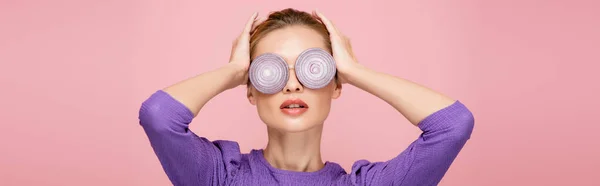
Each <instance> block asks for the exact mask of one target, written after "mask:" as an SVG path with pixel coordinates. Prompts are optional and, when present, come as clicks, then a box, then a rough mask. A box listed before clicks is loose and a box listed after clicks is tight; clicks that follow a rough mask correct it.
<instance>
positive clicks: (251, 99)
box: [246, 85, 256, 105]
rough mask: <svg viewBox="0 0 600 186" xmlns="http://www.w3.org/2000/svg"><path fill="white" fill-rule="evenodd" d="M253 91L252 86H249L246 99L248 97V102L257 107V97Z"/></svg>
mask: <svg viewBox="0 0 600 186" xmlns="http://www.w3.org/2000/svg"><path fill="white" fill-rule="evenodd" d="M252 91H253V88H252V86H251V85H248V89H246V97H248V101H249V102H250V104H252V105H256V97H255V96H254V93H252Z"/></svg>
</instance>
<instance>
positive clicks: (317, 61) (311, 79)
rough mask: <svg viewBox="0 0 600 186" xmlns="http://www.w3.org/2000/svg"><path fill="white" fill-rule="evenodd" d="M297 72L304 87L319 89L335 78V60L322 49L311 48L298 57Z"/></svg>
mask: <svg viewBox="0 0 600 186" xmlns="http://www.w3.org/2000/svg"><path fill="white" fill-rule="evenodd" d="M295 70H296V77H298V81H300V83H302V85H304V87H306V88H309V89H319V88H323V87H325V86H327V85H328V84H329V82H331V80H332V79H333V78H334V77H335V73H336V67H335V60H334V59H333V56H331V54H329V52H327V51H325V50H323V49H321V48H310V49H307V50H305V51H303V52H302V53H300V55H298V59H296V67H295Z"/></svg>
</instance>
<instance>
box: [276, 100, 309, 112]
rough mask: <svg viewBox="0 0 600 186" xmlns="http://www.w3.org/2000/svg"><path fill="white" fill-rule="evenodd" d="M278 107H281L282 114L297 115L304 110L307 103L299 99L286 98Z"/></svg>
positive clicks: (306, 107)
mask: <svg viewBox="0 0 600 186" xmlns="http://www.w3.org/2000/svg"><path fill="white" fill-rule="evenodd" d="M279 109H281V111H282V112H283V113H284V114H287V115H291V116H297V115H300V114H302V113H304V112H306V110H307V109H308V104H306V103H305V102H304V101H302V100H301V99H288V100H286V101H284V102H283V103H282V104H281V106H279Z"/></svg>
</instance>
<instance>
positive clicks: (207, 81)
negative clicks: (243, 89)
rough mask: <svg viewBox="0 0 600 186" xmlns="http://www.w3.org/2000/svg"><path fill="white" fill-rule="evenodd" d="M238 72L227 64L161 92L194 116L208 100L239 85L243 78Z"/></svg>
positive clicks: (238, 70) (238, 69)
mask: <svg viewBox="0 0 600 186" xmlns="http://www.w3.org/2000/svg"><path fill="white" fill-rule="evenodd" d="M240 71H241V69H240V68H237V67H236V66H234V65H230V64H228V65H225V66H223V67H221V68H218V69H216V70H213V71H209V72H206V73H203V74H200V75H197V76H194V77H192V78H189V79H186V80H183V81H180V82H178V83H176V84H174V85H171V86H169V87H167V88H165V89H163V91H165V92H167V93H168V94H169V95H171V96H172V97H173V98H175V99H176V100H177V101H179V102H181V103H182V104H183V105H185V106H186V107H187V108H188V109H189V110H190V111H191V112H192V113H193V114H194V116H196V115H198V112H199V111H200V109H202V107H203V106H204V105H205V104H206V103H207V102H208V101H209V100H210V99H212V98H213V97H215V96H216V95H218V94H220V93H221V92H223V91H225V90H228V89H231V88H234V87H236V86H237V85H239V82H241V81H242V80H241V79H240V78H243V77H240V74H241V73H240Z"/></svg>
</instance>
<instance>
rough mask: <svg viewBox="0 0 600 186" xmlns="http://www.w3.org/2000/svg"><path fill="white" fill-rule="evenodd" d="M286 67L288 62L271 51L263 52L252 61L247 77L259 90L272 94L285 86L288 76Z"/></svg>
mask: <svg viewBox="0 0 600 186" xmlns="http://www.w3.org/2000/svg"><path fill="white" fill-rule="evenodd" d="M288 69H289V67H288V64H287V63H286V62H285V60H284V59H283V58H281V57H280V56H278V55H276V54H273V53H265V54H262V55H260V56H258V57H256V58H255V59H254V60H253V61H252V63H251V64H250V69H249V70H248V77H249V78H250V82H251V83H252V85H253V86H254V88H256V90H258V91H259V92H262V93H265V94H274V93H277V92H280V91H281V90H283V88H284V87H285V85H286V83H287V81H288V78H289V74H288V73H289V70H288Z"/></svg>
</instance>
